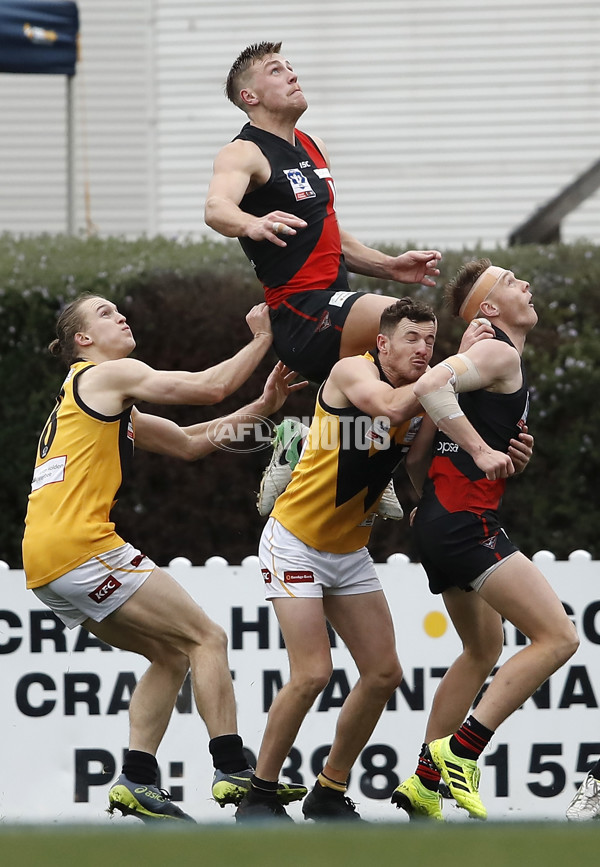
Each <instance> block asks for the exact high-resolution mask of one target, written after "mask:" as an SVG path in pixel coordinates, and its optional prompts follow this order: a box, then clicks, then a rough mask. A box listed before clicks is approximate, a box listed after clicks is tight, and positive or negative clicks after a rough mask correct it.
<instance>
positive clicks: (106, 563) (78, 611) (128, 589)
mask: <svg viewBox="0 0 600 867" xmlns="http://www.w3.org/2000/svg"><path fill="white" fill-rule="evenodd" d="M155 568H156V564H155V563H153V562H152V560H150V559H149V558H148V557H146V555H145V554H141V553H140V552H139V551H138V550H137V548H134V547H133V545H130V544H129V543H128V542H126V543H125V545H121V546H120V547H119V548H113V550H112V551H108V553H106V554H99V555H97V556H95V557H92V558H91V559H90V560H87V561H86V562H85V563H82V565H81V566H77V568H76V569H71V571H70V572H65V574H64V575H61V576H60V578H55V579H54V581H50V583H49V584H45V585H44V586H43V587H35V588H33V592H34V593H35V595H36V596H37V598H38V599H39V600H40V602H43V603H44V605H47V606H48V608H50V609H51V610H52V611H54V613H55V614H56V615H57V616H58V617H60V619H61V620H62V622H63V623H64V624H65V626H68V628H69V629H74V628H75V627H76V626H79V625H80V624H81V623H83V621H84V620H87V618H88V617H89V618H90V619H91V620H94V621H95V622H96V623H100V621H102V620H104V618H105V617H108V615H109V614H112V613H113V611H116V610H117V608H120V607H121V605H123V603H124V602H127V600H128V599H129V597H130V596H133V594H134V593H135V591H136V590H137V589H138V587H141V586H142V584H143V583H144V581H145V580H146V578H148V576H149V575H150V574H151V572H152V571H153V570H154V569H155Z"/></svg>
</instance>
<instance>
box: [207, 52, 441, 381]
mask: <svg viewBox="0 0 600 867" xmlns="http://www.w3.org/2000/svg"><path fill="white" fill-rule="evenodd" d="M280 48H281V43H273V42H261V43H260V44H256V45H251V46H249V47H248V48H246V49H245V50H244V51H243V52H242V53H241V54H240V55H239V57H238V58H237V59H236V61H235V62H234V64H233V66H232V67H231V70H230V72H229V75H228V78H227V84H226V93H227V96H228V98H229V99H230V100H231V101H232V102H233V103H234V104H235V105H237V106H238V107H239V108H241V109H242V111H244V112H245V113H246V114H247V115H248V118H249V123H247V124H246V126H244V128H243V129H242V130H241V132H240V134H239V135H238V136H236V138H235V139H234V140H233V141H232V142H230V143H229V144H227V145H226V146H225V147H224V148H223V149H222V150H221V151H220V152H219V154H218V155H217V157H216V159H215V163H214V174H213V177H212V180H211V183H210V187H209V190H208V195H207V199H206V210H205V219H206V222H207V224H208V225H209V226H211V227H212V228H213V229H215V230H216V231H217V232H220V233H221V234H222V235H225V236H227V237H232V238H239V240H240V243H241V245H242V248H243V249H244V252H245V253H246V255H247V256H248V258H249V259H250V261H251V262H252V264H253V266H254V268H255V271H256V275H257V277H258V278H259V280H260V281H261V283H262V284H263V286H264V289H265V298H266V301H267V303H268V305H269V307H270V308H271V319H272V327H273V333H274V347H275V350H276V352H277V354H278V356H279V358H280V359H281V360H282V361H285V363H286V364H288V365H290V366H291V367H292V368H293V369H294V370H297V371H300V372H302V374H303V376H306V377H307V378H309V379H311V380H313V381H314V382H317V383H320V382H322V381H323V380H324V379H325V378H326V377H327V375H328V374H329V371H330V370H331V367H332V366H333V364H335V362H336V361H337V360H338V359H339V358H340V357H346V356H349V355H357V354H360V353H363V352H366V351H367V350H369V349H371V348H372V347H373V346H374V345H375V340H376V337H377V331H378V327H379V321H380V318H381V314H382V312H383V310H384V309H385V308H386V307H388V306H389V304H390V303H392V302H393V301H394V300H396V299H394V298H391V297H386V296H382V295H375V294H372V293H368V292H353V291H351V290H350V287H349V284H348V275H347V272H348V271H352V272H355V273H358V274H365V275H367V276H372V277H380V278H384V279H388V280H396V281H399V282H402V283H423V284H424V285H428V286H432V285H434V279H433V278H434V277H436V276H437V275H438V274H439V270H438V268H437V265H438V261H439V259H440V258H441V254H440V253H439V252H438V251H437V250H419V251H414V250H413V251H409V252H407V253H403V254H402V255H400V256H389V255H386V254H384V253H381V252H380V251H378V250H374V249H372V248H370V247H366V246H365V245H364V244H361V243H360V242H359V241H357V240H356V238H354V237H352V236H351V235H349V234H348V233H347V232H344V231H342V230H341V229H340V227H339V225H338V222H337V217H336V212H335V187H334V183H333V178H332V176H331V172H330V165H329V158H328V155H327V151H326V150H325V146H324V144H323V142H322V141H321V140H320V139H316V138H311V137H310V136H308V135H306V134H305V133H303V132H301V131H300V130H298V129H296V123H297V121H298V120H299V118H300V117H301V116H302V114H303V113H304V112H305V111H306V109H307V107H308V106H307V102H306V98H305V96H304V93H303V92H302V89H301V88H300V85H299V84H298V78H297V76H296V73H295V72H294V70H293V69H292V66H291V64H290V63H289V62H288V61H287V60H286V59H285V58H284V57H282V55H281V54H280V53H279V52H280Z"/></svg>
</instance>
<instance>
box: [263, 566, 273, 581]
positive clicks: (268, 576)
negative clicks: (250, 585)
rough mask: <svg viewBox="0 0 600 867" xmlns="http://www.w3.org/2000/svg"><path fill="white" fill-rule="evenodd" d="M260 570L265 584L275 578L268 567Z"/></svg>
mask: <svg viewBox="0 0 600 867" xmlns="http://www.w3.org/2000/svg"><path fill="white" fill-rule="evenodd" d="M260 571H261V572H262V576H263V581H264V582H265V584H270V583H271V581H272V580H273V578H272V576H271V573H270V572H269V570H268V569H261V570H260Z"/></svg>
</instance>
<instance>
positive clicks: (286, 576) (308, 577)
mask: <svg viewBox="0 0 600 867" xmlns="http://www.w3.org/2000/svg"><path fill="white" fill-rule="evenodd" d="M283 580H284V583H285V584H314V583H315V576H314V575H313V573H312V572H284V573H283Z"/></svg>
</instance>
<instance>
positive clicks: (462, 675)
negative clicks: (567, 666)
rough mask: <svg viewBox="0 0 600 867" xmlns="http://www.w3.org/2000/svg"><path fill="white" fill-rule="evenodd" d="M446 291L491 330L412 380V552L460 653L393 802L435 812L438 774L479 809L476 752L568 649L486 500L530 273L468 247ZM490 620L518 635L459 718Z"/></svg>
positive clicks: (521, 336) (464, 802) (563, 626)
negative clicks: (520, 641) (415, 493)
mask: <svg viewBox="0 0 600 867" xmlns="http://www.w3.org/2000/svg"><path fill="white" fill-rule="evenodd" d="M448 300H449V301H450V305H451V307H452V309H453V312H454V313H455V314H458V315H460V316H461V317H462V318H463V319H464V320H465V322H467V323H468V322H471V321H473V320H474V319H476V318H477V317H485V318H486V319H487V320H489V322H490V323H491V325H492V327H493V329H494V335H495V336H494V339H491V340H480V341H477V342H476V343H474V344H472V345H471V346H470V347H469V349H467V350H466V351H464V352H461V353H459V354H457V355H454V356H451V357H450V358H447V359H445V360H444V361H442V362H441V363H440V364H438V365H436V366H435V367H433V368H432V369H431V370H429V371H427V372H425V373H424V374H423V376H422V377H421V378H420V379H419V380H418V381H417V382H416V384H415V386H414V392H415V395H416V396H417V397H418V398H419V400H420V401H421V404H422V405H423V407H424V409H425V410H426V411H427V413H428V416H429V420H428V419H427V418H426V419H425V420H424V422H423V425H422V434H419V437H418V438H417V441H415V443H414V445H413V448H412V450H411V452H410V461H414V462H415V463H414V466H409V461H407V469H408V470H409V472H410V473H411V477H412V479H413V483H414V484H415V487H417V488H420V487H422V488H423V496H422V499H421V502H420V504H419V506H418V508H417V510H416V515H415V518H414V522H413V527H414V532H415V538H416V542H417V548H418V551H419V555H420V558H421V562H422V564H423V566H424V568H425V571H426V573H427V577H428V579H429V586H430V588H431V590H432V592H433V593H441V594H442V597H443V600H444V604H445V606H446V609H447V611H448V614H449V615H450V618H451V620H452V622H453V624H454V626H455V628H456V630H457V632H458V634H459V636H460V639H461V641H462V644H463V651H462V653H461V654H460V656H459V657H458V658H457V659H456V660H455V661H454V663H453V664H452V665H451V666H450V668H449V669H448V671H447V673H446V675H445V676H444V678H443V679H442V681H441V682H440V685H439V687H438V689H437V691H436V695H435V698H434V701H433V706H432V710H431V713H430V717H429V720H428V724H427V729H426V733H425V742H426V747H425V749H423V750H422V752H421V757H420V760H419V763H418V766H417V769H416V772H415V774H414V775H413V776H412V777H409V778H408V779H407V780H405V781H404V782H403V783H402V784H401V785H400V786H399V787H398V788H397V789H396V791H395V793H394V795H393V798H392V800H393V801H394V802H395V803H397V804H398V806H400V807H403V808H404V809H406V810H407V811H408V812H409V813H413V814H417V815H422V816H427V817H429V818H432V819H438V820H439V819H441V818H442V816H441V811H440V806H439V797H438V793H437V790H438V784H439V781H440V773H441V777H442V779H443V780H444V782H445V783H446V784H447V785H448V787H449V789H450V792H451V794H452V796H453V797H454V799H455V800H456V802H457V803H458V805H459V806H460V807H463V808H464V809H465V810H467V811H468V813H469V814H470V815H471V816H472V817H474V818H478V819H485V818H486V815H487V811H486V809H485V807H484V805H483V804H482V802H481V799H480V797H479V792H478V783H479V767H478V765H477V759H478V758H479V756H480V754H481V752H482V751H483V749H484V748H485V747H486V745H487V744H488V742H489V740H490V738H491V737H492V735H493V733H494V732H495V730H496V729H497V728H498V726H499V725H500V724H501V723H503V722H504V720H505V719H507V717H509V716H510V715H511V714H512V713H513V712H514V711H515V710H516V709H517V708H519V707H520V706H521V705H522V704H523V703H524V702H525V701H526V700H527V699H528V698H529V697H530V696H531V695H532V694H533V693H534V692H535V690H536V689H537V688H538V687H539V686H540V685H541V684H542V683H543V682H544V681H545V680H547V679H548V678H549V677H550V675H551V674H552V673H553V672H554V671H556V670H557V669H558V668H559V667H560V666H561V665H563V664H564V663H565V662H566V661H567V660H568V659H569V658H570V657H571V656H572V654H573V653H574V652H575V650H576V649H577V646H578V639H577V635H576V632H575V628H574V626H573V624H572V623H571V621H570V620H569V618H568V617H567V615H566V613H565V610H564V608H563V606H562V603H561V602H560V600H559V598H558V597H557V596H556V594H555V592H554V590H553V589H552V588H551V586H550V585H549V584H548V582H547V581H546V578H545V577H544V575H543V574H542V573H541V572H540V570H539V569H538V568H537V566H535V565H534V564H533V563H532V562H531V560H529V559H528V558H527V557H526V556H525V555H524V554H523V553H522V552H521V551H519V550H518V548H517V547H516V546H515V545H514V544H513V543H512V542H511V540H510V539H509V538H508V536H507V534H506V532H505V531H504V529H503V527H502V526H501V523H500V521H499V518H498V512H497V510H498V508H499V506H500V502H501V499H502V495H503V493H504V489H505V486H506V479H507V478H508V477H509V476H511V475H513V474H514V472H515V467H514V465H513V461H512V457H514V454H513V452H512V446H511V445H510V441H511V439H516V438H517V437H518V436H519V433H520V431H522V430H523V429H525V428H526V422H527V412H528V406H529V393H528V389H527V384H526V381H525V375H524V371H523V365H522V360H521V356H522V353H523V347H524V345H525V340H526V337H527V334H528V333H529V331H530V330H531V329H532V328H533V327H534V325H535V324H536V322H537V318H538V317H537V313H536V311H535V309H534V306H533V302H532V294H531V291H530V287H529V283H527V282H526V281H525V280H520V279H518V278H516V277H515V275H514V274H513V273H512V271H509V270H506V269H504V268H500V267H498V266H495V265H492V264H491V262H490V261H489V260H488V259H480V260H478V261H475V262H470V263H468V264H467V265H465V266H463V268H462V269H461V270H460V271H459V272H458V275H457V276H456V277H455V279H454V280H453V281H452V282H451V283H450V285H449V287H448ZM432 436H433V448H432V449H431V448H430V443H431V439H432ZM427 464H429V469H428V476H427V479H426V481H425V484H424V485H423V476H424V474H425V467H426V465H427ZM502 618H505V619H506V620H507V621H510V622H511V623H512V624H513V625H514V626H516V627H517V629H519V630H520V631H521V632H522V633H523V634H524V635H526V636H527V638H528V639H529V642H530V643H529V644H528V645H527V646H526V647H524V648H523V649H522V650H520V651H518V652H517V653H515V654H514V655H513V656H511V657H510V658H509V659H507V660H506V662H504V663H503V664H502V665H501V666H500V667H499V668H498V670H497V672H496V674H495V675H494V677H493V679H492V681H491V683H490V685H489V686H488V688H487V690H486V691H485V693H484V695H483V697H482V698H481V701H480V702H479V704H478V705H477V707H476V709H475V711H474V712H473V714H472V715H471V716H469V717H468V718H467V719H466V721H464V722H463V720H465V716H467V714H468V713H469V709H470V708H471V706H472V704H473V702H474V700H475V698H476V696H477V695H478V693H479V691H480V689H481V688H482V686H483V684H484V683H485V681H486V679H487V677H488V675H489V674H490V672H491V670H492V669H493V667H494V666H495V665H496V663H497V661H498V658H499V656H500V653H501V651H502V647H503V628H502Z"/></svg>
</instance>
